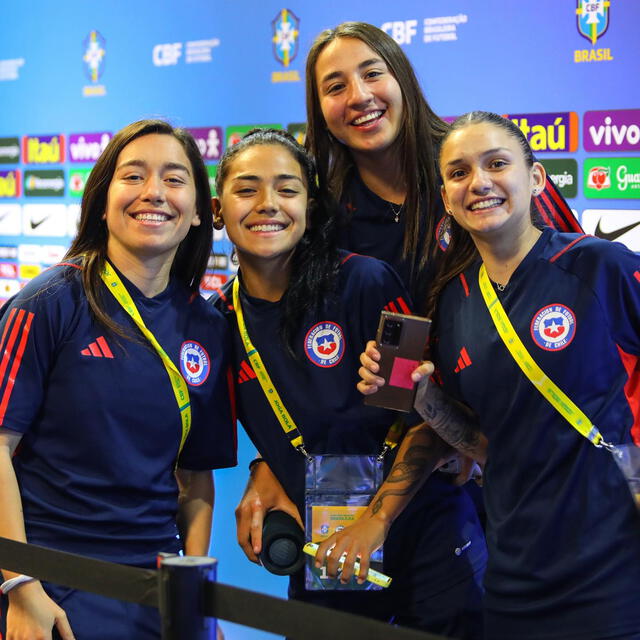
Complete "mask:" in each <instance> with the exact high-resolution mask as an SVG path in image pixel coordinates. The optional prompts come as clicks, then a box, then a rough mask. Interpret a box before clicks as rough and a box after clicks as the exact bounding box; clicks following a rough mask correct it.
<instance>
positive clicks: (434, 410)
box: [424, 394, 480, 453]
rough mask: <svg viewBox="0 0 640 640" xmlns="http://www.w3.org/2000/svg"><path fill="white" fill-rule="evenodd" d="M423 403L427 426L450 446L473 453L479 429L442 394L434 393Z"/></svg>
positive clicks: (478, 440)
mask: <svg viewBox="0 0 640 640" xmlns="http://www.w3.org/2000/svg"><path fill="white" fill-rule="evenodd" d="M434 395H436V397H432V398H429V399H428V400H427V402H426V404H425V407H424V410H425V413H426V415H425V416H424V418H425V420H426V422H427V423H428V424H429V426H430V427H431V428H432V429H433V430H434V431H435V432H436V433H437V434H438V435H439V436H440V437H441V438H442V439H443V440H444V441H445V442H447V443H449V444H450V445H451V446H452V447H455V448H456V449H459V450H460V451H464V452H465V453H473V452H474V451H475V450H476V449H477V447H478V446H479V444H480V431H479V430H478V429H477V428H475V427H474V425H472V424H470V422H469V420H468V418H467V417H466V416H465V415H464V414H463V413H462V412H461V411H460V409H458V408H457V407H456V406H454V405H453V404H452V403H451V402H449V401H448V400H447V399H446V398H445V396H444V395H441V394H434Z"/></svg>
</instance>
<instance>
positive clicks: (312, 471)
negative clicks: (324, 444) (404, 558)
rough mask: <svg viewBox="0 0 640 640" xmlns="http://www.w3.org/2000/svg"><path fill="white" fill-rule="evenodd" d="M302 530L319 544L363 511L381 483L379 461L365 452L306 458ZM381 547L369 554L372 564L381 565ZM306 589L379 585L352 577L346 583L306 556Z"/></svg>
mask: <svg viewBox="0 0 640 640" xmlns="http://www.w3.org/2000/svg"><path fill="white" fill-rule="evenodd" d="M305 476H306V478H305V482H306V487H305V519H306V522H305V525H306V526H305V531H306V532H307V542H315V543H319V542H322V541H323V540H325V539H326V538H328V537H329V536H331V535H333V534H334V533H336V532H338V531H340V530H342V529H344V528H345V527H348V526H349V525H351V524H353V523H354V522H355V521H356V520H357V519H358V518H359V517H360V516H361V515H362V514H363V513H364V511H365V510H366V508H367V505H368V504H369V503H370V502H371V500H372V498H373V496H374V495H375V494H376V492H377V491H378V488H379V487H380V484H381V483H382V476H383V468H382V460H380V459H379V458H378V457H377V456H365V455H317V456H313V457H311V458H310V459H308V460H307V464H306V473H305ZM381 565H382V548H380V549H378V550H377V551H376V552H375V553H374V554H373V555H372V556H371V566H372V568H374V569H381V568H382V566H381ZM305 588H306V589H307V590H309V591H324V590H331V591H345V590H346V591H368V590H374V589H380V588H381V587H380V586H378V585H376V584H372V583H371V582H368V581H367V582H365V583H363V584H358V582H357V581H356V579H355V577H353V578H352V579H351V580H350V581H349V582H348V583H347V584H342V583H341V582H340V579H339V578H330V577H329V576H328V575H327V573H326V567H325V566H323V567H320V568H319V569H318V568H316V567H315V565H314V558H312V557H309V558H307V564H306V568H305Z"/></svg>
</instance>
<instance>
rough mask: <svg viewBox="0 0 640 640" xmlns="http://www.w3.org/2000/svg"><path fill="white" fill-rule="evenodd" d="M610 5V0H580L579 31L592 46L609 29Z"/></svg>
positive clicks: (577, 12)
mask: <svg viewBox="0 0 640 640" xmlns="http://www.w3.org/2000/svg"><path fill="white" fill-rule="evenodd" d="M610 5H611V2H610V0H578V8H577V9H576V15H577V18H578V31H579V32H580V35H581V36H583V37H584V38H586V39H587V40H589V42H591V45H592V46H593V45H595V43H596V40H597V39H598V38H600V37H602V36H603V35H604V32H605V31H606V30H607V28H608V27H609V6H610Z"/></svg>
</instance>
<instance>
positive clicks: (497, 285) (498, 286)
mask: <svg viewBox="0 0 640 640" xmlns="http://www.w3.org/2000/svg"><path fill="white" fill-rule="evenodd" d="M506 286H507V285H506V284H500V283H499V282H496V289H497V290H498V291H504V290H505V288H506Z"/></svg>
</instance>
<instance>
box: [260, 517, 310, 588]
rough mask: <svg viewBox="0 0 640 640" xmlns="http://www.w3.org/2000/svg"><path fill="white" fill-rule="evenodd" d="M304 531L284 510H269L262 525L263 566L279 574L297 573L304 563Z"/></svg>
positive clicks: (261, 555) (261, 560)
mask: <svg viewBox="0 0 640 640" xmlns="http://www.w3.org/2000/svg"><path fill="white" fill-rule="evenodd" d="M302 547H304V531H303V530H302V528H301V527H300V525H299V524H298V523H297V522H296V521H295V519H294V518H293V517H291V516H290V515H289V514H288V513H285V512H284V511H269V513H268V514H267V517H266V518H265V519H264V524H263V526H262V551H261V552H260V562H261V563H262V566H263V567H264V568H265V569H266V570H267V571H270V572H271V573H274V574H276V575H277V576H288V575H291V574H292V573H295V572H296V571H298V569H300V568H301V567H302V565H303V564H304V553H303V551H302Z"/></svg>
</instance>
